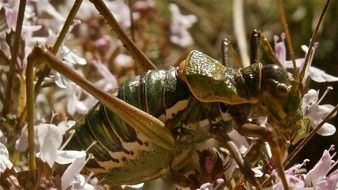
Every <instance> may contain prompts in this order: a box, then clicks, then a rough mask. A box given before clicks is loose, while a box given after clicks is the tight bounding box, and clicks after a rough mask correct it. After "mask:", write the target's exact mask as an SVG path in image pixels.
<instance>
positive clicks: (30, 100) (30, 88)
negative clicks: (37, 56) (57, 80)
mask: <svg viewBox="0 0 338 190" xmlns="http://www.w3.org/2000/svg"><path fill="white" fill-rule="evenodd" d="M33 69H34V63H33V60H32V57H28V63H27V68H26V93H27V102H26V107H27V115H28V116H27V125H28V159H29V175H30V178H31V179H32V180H33V182H34V181H35V176H36V173H35V171H36V162H35V143H34V136H35V135H34V73H33V72H34V70H33Z"/></svg>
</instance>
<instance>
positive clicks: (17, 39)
mask: <svg viewBox="0 0 338 190" xmlns="http://www.w3.org/2000/svg"><path fill="white" fill-rule="evenodd" d="M26 3H27V0H20V4H19V11H18V18H17V21H16V27H15V34H14V42H13V47H12V49H11V60H10V65H9V72H8V84H7V87H6V96H5V97H6V101H5V102H4V104H5V105H4V109H3V114H4V115H6V114H7V113H9V111H10V107H11V104H12V92H13V91H12V90H13V87H12V86H13V82H14V81H13V80H14V76H15V75H14V72H15V65H16V61H17V56H18V48H19V44H20V41H21V31H22V24H23V19H24V16H25V9H26Z"/></svg>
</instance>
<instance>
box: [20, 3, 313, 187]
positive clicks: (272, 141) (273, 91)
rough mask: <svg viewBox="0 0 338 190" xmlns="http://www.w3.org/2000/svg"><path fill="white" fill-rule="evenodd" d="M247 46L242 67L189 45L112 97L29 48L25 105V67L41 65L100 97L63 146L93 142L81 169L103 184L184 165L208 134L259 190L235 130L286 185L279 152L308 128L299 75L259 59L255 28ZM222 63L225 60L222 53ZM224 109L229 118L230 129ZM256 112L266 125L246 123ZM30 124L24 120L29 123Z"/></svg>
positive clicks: (108, 16)
mask: <svg viewBox="0 0 338 190" xmlns="http://www.w3.org/2000/svg"><path fill="white" fill-rule="evenodd" d="M94 4H95V6H96V7H97V9H98V10H99V11H100V12H101V13H102V15H105V17H106V19H107V20H108V23H112V22H116V21H115V19H114V17H113V15H112V14H111V13H110V12H109V10H108V8H107V7H106V6H105V4H104V3H103V2H102V1H97V2H96V1H95V3H94ZM119 32H120V36H122V37H121V38H122V39H123V41H124V42H125V43H126V46H127V47H128V49H130V50H131V51H132V52H134V53H133V54H135V55H136V57H137V58H136V59H138V60H142V61H141V62H142V63H145V62H148V60H147V58H145V57H144V55H143V54H142V53H141V52H140V50H138V49H137V48H136V46H135V44H133V43H132V42H131V40H129V39H128V37H126V35H125V34H124V33H123V31H118V33H119ZM251 44H252V48H251V65H250V66H248V67H246V68H240V69H236V68H233V67H231V66H226V65H224V64H222V63H220V62H219V61H217V60H215V59H213V58H211V57H209V56H208V55H206V54H204V53H201V52H199V51H196V50H194V51H191V52H190V54H189V55H188V56H187V57H186V58H185V59H184V60H183V61H182V62H181V64H180V65H179V66H178V67H172V68H169V69H168V70H150V71H148V72H146V73H145V74H143V75H138V76H135V77H133V78H131V79H129V80H127V81H126V82H125V83H124V84H123V85H122V87H121V88H120V89H119V90H118V95H117V96H113V95H110V94H107V93H105V92H103V91H101V90H100V89H98V88H96V87H95V86H94V85H92V84H91V83H90V82H88V81H87V80H85V79H83V78H82V77H81V76H79V75H78V74H77V73H76V72H75V71H73V70H72V69H71V68H69V67H67V66H66V65H64V64H63V63H62V62H61V61H60V60H58V59H57V58H56V57H55V56H54V55H53V54H52V53H51V52H50V51H49V50H48V49H44V48H41V47H35V48H34V49H33V50H32V52H31V54H30V55H29V57H28V67H27V96H28V100H27V102H28V105H27V109H28V112H29V115H31V113H32V112H34V109H33V106H32V102H33V99H34V98H33V97H34V91H33V83H32V82H33V77H34V76H33V75H32V73H33V72H32V71H33V69H34V67H35V66H37V65H38V66H40V65H43V64H48V65H49V66H50V67H51V68H52V69H54V70H56V71H57V72H59V73H61V74H63V75H64V76H66V77H67V78H69V79H70V80H72V81H74V82H75V83H76V84H77V85H79V86H80V87H82V88H83V89H85V90H86V91H88V92H89V93H90V94H92V95H93V96H94V97H96V98H97V99H98V100H99V103H98V104H96V106H94V107H93V108H92V109H91V110H90V111H89V112H88V114H87V115H86V116H85V117H84V118H83V119H82V120H80V121H79V122H78V123H77V124H76V126H75V130H76V133H75V137H74V138H73V139H72V141H71V142H70V143H69V147H71V148H77V149H85V148H86V147H88V145H89V144H91V142H92V141H97V144H95V145H94V146H93V147H92V148H91V149H89V152H90V153H92V154H93V155H94V157H95V159H93V160H91V161H89V163H88V165H87V169H88V170H91V171H93V172H94V173H96V175H97V176H98V177H99V178H100V179H101V182H102V183H105V184H109V185H122V184H133V183H139V182H142V181H144V180H150V179H154V178H158V177H161V176H165V175H168V174H169V173H170V172H171V171H172V170H174V171H175V170H180V169H181V168H183V167H184V166H185V164H186V163H187V162H189V159H190V154H191V152H193V151H195V148H196V145H197V144H198V143H201V142H204V141H206V140H208V139H210V138H215V139H216V140H218V141H219V142H220V143H221V144H222V145H224V146H225V147H226V148H227V149H229V151H230V152H231V154H232V156H233V158H234V159H235V161H236V162H237V164H238V165H239V168H240V170H241V171H242V173H243V175H244V176H245V178H246V179H247V180H248V181H249V182H250V183H251V184H253V185H254V186H255V187H256V188H257V189H261V188H262V187H261V185H260V183H259V182H258V180H257V179H256V178H255V177H254V175H253V172H252V171H251V169H250V167H249V164H248V163H246V162H245V161H244V159H243V158H242V157H241V155H240V153H239V151H238V150H237V148H236V147H235V146H233V143H232V142H231V141H230V138H229V137H228V135H227V132H228V131H229V130H230V129H231V127H234V128H235V129H236V130H237V131H238V132H240V133H241V134H242V135H244V136H247V137H257V138H260V139H262V140H264V141H267V142H268V144H269V145H270V147H271V151H272V159H273V161H274V164H275V167H276V169H277V172H278V175H279V177H280V178H281V180H282V182H283V186H284V188H285V189H288V184H287V181H286V178H285V175H284V172H283V165H282V163H283V156H285V155H284V154H285V152H286V151H287V149H288V146H289V144H290V143H291V144H296V143H298V142H299V141H300V140H301V139H303V138H305V137H306V135H307V134H308V132H309V129H308V127H307V126H306V125H305V124H304V116H303V113H302V111H301V98H302V97H301V86H300V81H301V79H302V76H303V72H301V76H299V75H298V70H297V69H296V67H295V68H294V70H295V71H294V78H291V77H289V75H288V73H287V72H286V71H285V70H284V68H282V67H281V66H280V65H278V61H277V59H276V58H273V56H272V58H271V57H270V58H271V60H270V63H265V64H263V63H261V62H260V60H259V59H258V51H259V50H260V49H261V47H260V46H261V45H262V46H263V48H262V49H263V50H264V51H266V52H268V53H271V52H269V49H270V48H271V47H269V45H268V44H267V43H266V39H265V38H264V37H262V36H261V35H260V32H258V31H254V32H253V33H252V38H251ZM224 60H228V57H227V52H226V53H225V58H224ZM148 65H150V66H149V68H152V67H153V66H151V64H148ZM304 72H305V71H304ZM33 105H34V104H33ZM196 110H198V111H196ZM226 113H228V114H230V115H231V123H232V125H231V126H230V125H229V124H227V121H229V118H226V117H224V115H225V114H226ZM253 113H255V114H253ZM257 113H258V114H257ZM258 116H267V117H268V123H267V126H261V125H259V124H257V123H255V122H253V120H252V118H253V117H258ZM202 121H207V122H208V125H207V127H201V126H200V125H199V123H200V122H202ZM33 123H34V121H33V120H32V118H30V117H29V120H28V124H29V126H32V125H33ZM31 133H32V131H31ZM134 174H137V175H134Z"/></svg>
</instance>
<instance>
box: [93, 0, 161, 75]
mask: <svg viewBox="0 0 338 190" xmlns="http://www.w3.org/2000/svg"><path fill="white" fill-rule="evenodd" d="M90 2H92V3H93V5H94V6H95V8H96V9H97V10H98V11H99V12H100V14H101V15H102V16H103V17H104V19H105V20H106V21H107V23H108V25H109V26H110V27H111V28H112V29H113V30H114V31H115V33H116V34H117V36H118V37H119V38H120V40H121V41H122V42H123V44H124V45H125V46H126V48H127V49H128V50H129V52H130V53H131V54H132V55H133V57H134V58H135V59H136V61H137V62H138V63H139V64H141V66H142V67H143V68H144V69H145V70H155V69H157V67H156V65H154V63H152V62H151V61H150V59H149V58H148V57H147V56H146V55H145V54H144V53H143V52H142V51H141V50H140V49H139V48H138V47H137V46H136V44H135V43H134V42H133V41H132V40H131V39H130V38H129V37H128V36H127V34H126V33H125V32H124V31H123V30H122V28H121V26H120V25H119V24H118V22H117V20H116V19H115V17H114V15H113V14H112V12H111V11H110V10H109V8H108V7H107V5H106V4H105V3H104V2H103V1H102V0H97V1H94V0H90Z"/></svg>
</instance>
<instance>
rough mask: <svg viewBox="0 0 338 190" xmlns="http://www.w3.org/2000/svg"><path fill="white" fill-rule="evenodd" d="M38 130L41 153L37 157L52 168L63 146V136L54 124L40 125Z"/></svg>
mask: <svg viewBox="0 0 338 190" xmlns="http://www.w3.org/2000/svg"><path fill="white" fill-rule="evenodd" d="M37 129H38V141H39V144H40V152H39V153H38V154H37V156H38V157H39V158H40V159H41V160H42V161H45V162H47V163H48V165H49V166H50V167H52V166H53V164H54V162H55V160H56V158H57V149H58V148H59V147H60V146H61V143H62V136H63V134H62V133H61V131H60V130H59V128H58V127H57V126H55V125H53V124H40V125H39V126H37Z"/></svg>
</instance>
